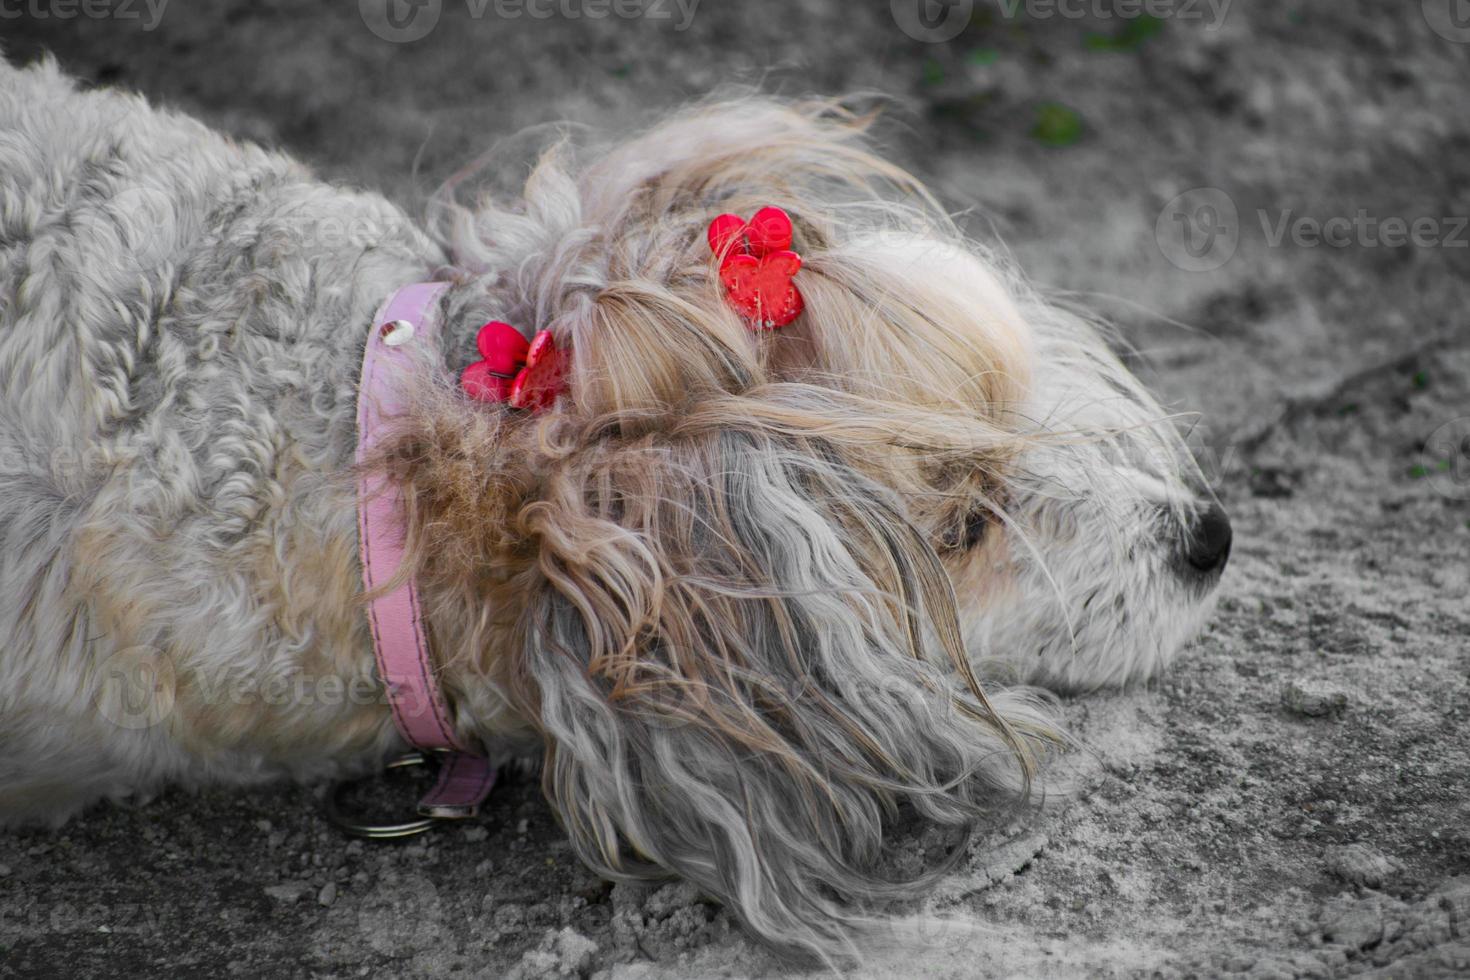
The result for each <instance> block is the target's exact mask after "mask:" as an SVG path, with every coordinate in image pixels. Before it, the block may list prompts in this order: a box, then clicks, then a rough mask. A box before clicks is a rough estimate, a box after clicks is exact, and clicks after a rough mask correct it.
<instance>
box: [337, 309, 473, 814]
mask: <svg viewBox="0 0 1470 980" xmlns="http://www.w3.org/2000/svg"><path fill="white" fill-rule="evenodd" d="M447 288H448V284H447V283H439V282H425V283H416V284H415V285H412V286H405V287H403V288H402V289H400V290H398V291H397V292H396V293H394V294H393V295H392V296H390V297H388V301H387V302H386V303H384V304H383V306H382V308H381V309H380V310H378V315H377V316H376V317H375V318H374V319H373V329H372V333H370V334H369V335H368V339H367V346H366V349H365V350H364V351H363V355H362V381H361V384H360V385H359V388H358V395H357V462H358V465H359V466H361V465H362V464H363V462H364V461H365V460H366V459H367V458H368V457H369V456H370V455H371V453H372V451H373V450H374V449H375V448H377V446H378V443H379V442H380V441H381V439H382V438H383V436H384V434H385V433H386V431H387V430H388V427H387V426H385V425H384V423H385V422H387V421H389V420H391V419H393V418H394V417H395V416H399V415H402V414H403V412H404V411H405V410H406V409H407V408H408V399H407V397H406V396H405V391H404V384H405V378H406V376H407V375H408V373H409V369H410V367H411V365H412V362H413V357H412V352H413V351H414V350H415V349H422V348H424V347H426V346H427V347H428V348H429V349H430V350H432V349H434V348H436V347H437V346H438V335H439V322H438V320H439V316H438V300H439V297H440V296H441V295H442V294H443V292H444V290H445V289H447ZM402 503H403V501H402V491H401V490H400V489H399V488H398V487H396V486H393V485H391V484H390V482H389V481H388V478H387V477H386V476H383V475H382V474H378V473H370V472H367V471H364V474H363V476H362V477H361V478H360V479H359V480H358V484H357V528H358V546H359V548H360V549H361V553H362V582H363V585H364V587H366V588H367V589H368V591H370V592H371V591H372V590H374V589H378V588H380V587H381V586H383V585H384V584H385V583H387V582H389V581H391V580H392V579H393V576H394V575H395V574H396V573H397V572H398V568H399V566H400V565H401V564H402V563H403V549H404V527H403V510H402ZM367 612H368V622H369V624H370V625H371V627H372V634H373V652H374V654H375V656H376V657H377V661H378V676H379V677H381V678H382V681H383V684H384V686H385V687H386V688H387V691H388V703H389V705H390V706H391V707H392V710H393V722H394V724H395V725H397V726H398V731H399V732H400V733H402V735H403V737H404V739H405V740H406V741H407V742H408V743H409V744H410V745H413V746H414V747H415V748H419V749H426V750H433V751H440V752H444V753H446V754H445V758H444V759H443V765H442V766H441V767H440V770H439V781H438V783H437V784H436V785H435V786H434V788H433V789H432V790H431V791H430V792H429V794H428V795H427V796H425V797H424V798H423V799H422V800H420V801H419V813H420V814H422V815H424V816H427V817H447V818H454V817H472V816H474V815H475V814H476V813H477V812H478V809H479V805H480V803H481V801H483V800H484V799H485V797H486V796H487V795H489V793H490V789H491V787H493V786H494V785H495V769H494V768H493V767H492V766H491V765H490V763H489V762H488V761H487V760H486V759H485V758H484V757H483V756H482V755H481V754H480V753H479V752H476V751H474V750H473V749H472V748H471V747H469V746H467V745H465V744H464V742H463V741H462V740H461V739H460V738H459V737H458V735H457V734H456V733H455V730H454V723H453V721H452V719H451V717H450V714H449V707H448V705H447V704H446V703H445V700H444V694H443V692H442V691H441V690H440V689H439V679H438V677H437V676H436V675H435V667H434V664H433V660H432V658H431V656H430V654H429V638H428V636H427V635H426V633H425V629H424V621H423V611H422V609H421V608H420V606H419V596H418V590H417V588H415V586H414V583H413V580H412V579H410V580H408V581H406V582H405V583H404V584H402V585H400V586H398V587H397V588H395V589H393V590H391V591H389V592H386V593H383V594H382V595H380V596H379V597H378V598H376V599H373V600H372V601H371V602H369V603H368V609H367Z"/></svg>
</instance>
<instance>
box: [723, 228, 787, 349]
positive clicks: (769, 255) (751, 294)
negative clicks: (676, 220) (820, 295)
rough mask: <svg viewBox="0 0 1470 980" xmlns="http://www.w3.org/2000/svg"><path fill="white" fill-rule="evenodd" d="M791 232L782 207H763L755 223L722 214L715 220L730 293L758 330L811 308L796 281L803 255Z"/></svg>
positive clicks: (732, 302) (781, 323) (732, 301)
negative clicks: (794, 245) (794, 247)
mask: <svg viewBox="0 0 1470 980" xmlns="http://www.w3.org/2000/svg"><path fill="white" fill-rule="evenodd" d="M791 234H792V233H791V217H790V215H788V214H787V213H786V212H785V211H783V210H781V209H780V208H776V207H765V208H761V209H760V210H759V211H757V212H756V213H755V216H754V217H752V218H751V219H750V220H749V221H746V220H745V219H744V218H742V217H740V215H738V214H722V215H720V216H719V217H718V218H716V219H715V220H714V221H711V222H710V224H709V247H710V250H711V251H713V252H714V253H715V256H716V257H717V258H718V259H719V260H720V282H722V283H724V284H725V295H726V297H727V298H728V299H729V300H730V305H731V306H733V307H735V311H736V312H737V313H739V314H740V315H741V316H743V317H745V318H746V319H747V320H749V321H750V325H751V327H752V328H754V329H756V330H773V329H775V328H776V327H784V326H786V324H788V323H790V322H791V321H792V320H795V319H796V318H797V317H798V316H800V315H801V311H802V309H803V308H804V306H805V304H804V303H803V301H802V298H801V291H800V290H798V289H797V288H796V283H795V282H793V281H792V277H793V276H795V275H796V273H797V272H798V271H799V270H800V269H801V256H800V255H797V254H796V253H795V252H793V251H791Z"/></svg>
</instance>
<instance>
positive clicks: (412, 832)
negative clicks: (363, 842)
mask: <svg viewBox="0 0 1470 980" xmlns="http://www.w3.org/2000/svg"><path fill="white" fill-rule="evenodd" d="M428 762H429V758H428V756H427V755H425V754H424V753H422V752H409V753H406V754H404V755H401V756H399V757H398V758H396V759H393V760H391V761H389V762H388V764H387V765H386V766H384V767H383V768H384V769H385V770H393V769H410V768H413V767H415V766H424V765H428ZM371 778H373V777H371V776H369V777H365V779H371ZM363 781H364V780H363V779H346V780H338V781H337V782H334V783H332V785H331V786H329V787H327V798H326V801H325V802H324V804H323V808H324V809H325V810H326V814H327V819H328V820H330V821H331V822H332V823H333V824H335V825H336V826H337V829H339V830H341V831H342V832H343V833H344V834H347V835H348V836H350V837H365V838H368V839H369V840H392V839H394V838H396V837H413V836H416V835H418V834H422V833H423V832H424V831H426V830H428V829H429V828H430V827H432V826H434V824H436V823H438V822H439V821H440V819H441V818H440V817H425V816H419V817H415V818H414V819H412V820H405V821H402V822H400V823H369V822H368V821H366V820H362V819H358V818H357V817H353V816H351V815H349V814H347V813H344V812H343V810H342V792H343V791H344V790H346V789H347V788H348V787H350V786H356V785H357V784H358V783H361V782H363Z"/></svg>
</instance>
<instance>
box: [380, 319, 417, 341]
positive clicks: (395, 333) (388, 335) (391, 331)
mask: <svg viewBox="0 0 1470 980" xmlns="http://www.w3.org/2000/svg"><path fill="white" fill-rule="evenodd" d="M378 336H379V337H381V338H382V340H383V343H384V344H386V345H387V346H389V347H402V346H403V345H404V344H406V343H408V342H409V341H410V340H412V339H413V324H412V323H409V322H408V321H407V320H389V321H388V322H387V323H385V324H383V325H382V326H381V327H379V328H378Z"/></svg>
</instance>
